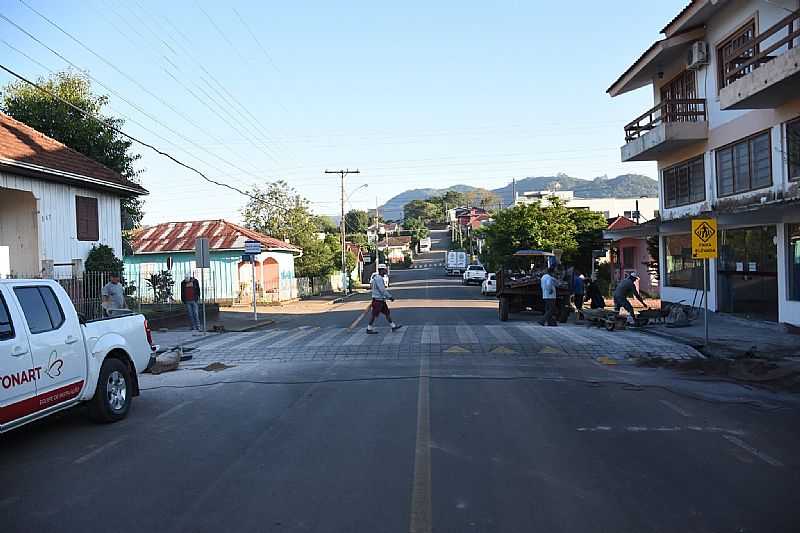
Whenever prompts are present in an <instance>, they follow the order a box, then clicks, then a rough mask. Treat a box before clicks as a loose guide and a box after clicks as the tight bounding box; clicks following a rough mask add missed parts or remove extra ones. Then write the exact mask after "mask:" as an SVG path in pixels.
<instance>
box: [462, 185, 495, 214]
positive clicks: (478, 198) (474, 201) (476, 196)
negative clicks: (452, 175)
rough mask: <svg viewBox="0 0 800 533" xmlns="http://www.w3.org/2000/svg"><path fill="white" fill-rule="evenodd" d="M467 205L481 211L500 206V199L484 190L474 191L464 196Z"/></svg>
mask: <svg viewBox="0 0 800 533" xmlns="http://www.w3.org/2000/svg"><path fill="white" fill-rule="evenodd" d="M465 200H466V203H467V204H468V205H471V206H474V207H481V208H483V209H487V210H488V209H490V208H496V207H497V206H498V205H499V204H500V197H499V196H497V195H496V194H495V193H493V192H492V191H489V190H486V189H475V190H474V191H469V192H468V193H466V194H465Z"/></svg>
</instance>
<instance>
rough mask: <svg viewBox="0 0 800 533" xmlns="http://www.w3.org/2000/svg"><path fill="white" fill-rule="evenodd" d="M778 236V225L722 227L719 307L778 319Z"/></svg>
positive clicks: (723, 309) (735, 312)
mask: <svg viewBox="0 0 800 533" xmlns="http://www.w3.org/2000/svg"><path fill="white" fill-rule="evenodd" d="M777 244H778V237H777V231H776V227H775V226H774V225H765V226H752V227H747V228H736V229H727V228H721V229H720V232H719V259H718V260H717V287H718V292H717V294H718V300H717V307H718V309H719V310H720V311H722V312H725V313H734V314H739V315H744V316H748V317H754V318H761V319H764V320H774V321H777V320H778V246H777Z"/></svg>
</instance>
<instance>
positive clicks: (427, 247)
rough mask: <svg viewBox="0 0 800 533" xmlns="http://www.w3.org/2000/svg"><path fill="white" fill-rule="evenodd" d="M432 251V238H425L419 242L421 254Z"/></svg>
mask: <svg viewBox="0 0 800 533" xmlns="http://www.w3.org/2000/svg"><path fill="white" fill-rule="evenodd" d="M430 251H431V238H430V237H425V238H424V239H420V240H419V253H421V254H425V253H428V252H430Z"/></svg>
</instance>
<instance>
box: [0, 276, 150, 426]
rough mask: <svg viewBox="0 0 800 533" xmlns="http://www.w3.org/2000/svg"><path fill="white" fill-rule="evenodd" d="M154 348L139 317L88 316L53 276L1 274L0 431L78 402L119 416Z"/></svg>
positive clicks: (109, 418)
mask: <svg viewBox="0 0 800 533" xmlns="http://www.w3.org/2000/svg"><path fill="white" fill-rule="evenodd" d="M156 348H157V347H156V346H154V345H153V342H152V338H151V335H150V328H149V327H148V326H147V321H146V320H145V318H144V316H142V315H138V314H133V313H129V314H126V315H117V316H113V317H109V318H102V319H99V320H93V321H88V322H87V321H85V320H84V319H83V318H81V317H80V316H79V315H78V313H77V312H76V311H75V307H74V306H73V305H72V302H71V301H70V299H69V296H67V293H66V292H65V291H64V289H63V288H62V287H61V285H59V284H58V283H56V282H55V281H53V280H45V279H33V280H21V279H9V280H0V433H2V432H4V431H8V430H10V429H12V428H15V427H18V426H21V425H23V424H27V423H28V422H32V421H34V420H37V419H39V418H44V417H46V416H48V415H51V414H53V413H56V412H58V411H61V410H63V409H66V408H68V407H71V406H73V405H77V404H79V403H81V402H86V403H87V404H88V406H89V415H90V416H91V417H92V418H93V419H94V420H96V421H98V422H116V421H117V420H121V419H123V418H125V416H126V415H127V414H128V410H129V408H130V405H131V399H132V397H133V396H138V395H139V380H138V378H137V374H139V373H141V372H143V371H144V369H145V368H146V367H147V365H148V364H149V362H150V356H151V354H152V353H153V352H154V351H155V349H156Z"/></svg>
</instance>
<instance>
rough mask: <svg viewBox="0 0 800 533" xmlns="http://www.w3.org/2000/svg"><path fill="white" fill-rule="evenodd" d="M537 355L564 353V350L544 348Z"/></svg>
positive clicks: (550, 347)
mask: <svg viewBox="0 0 800 533" xmlns="http://www.w3.org/2000/svg"><path fill="white" fill-rule="evenodd" d="M539 353H564V350H561V349H559V348H553V347H552V346H545V347H544V348H542V349H541V350H539Z"/></svg>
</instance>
